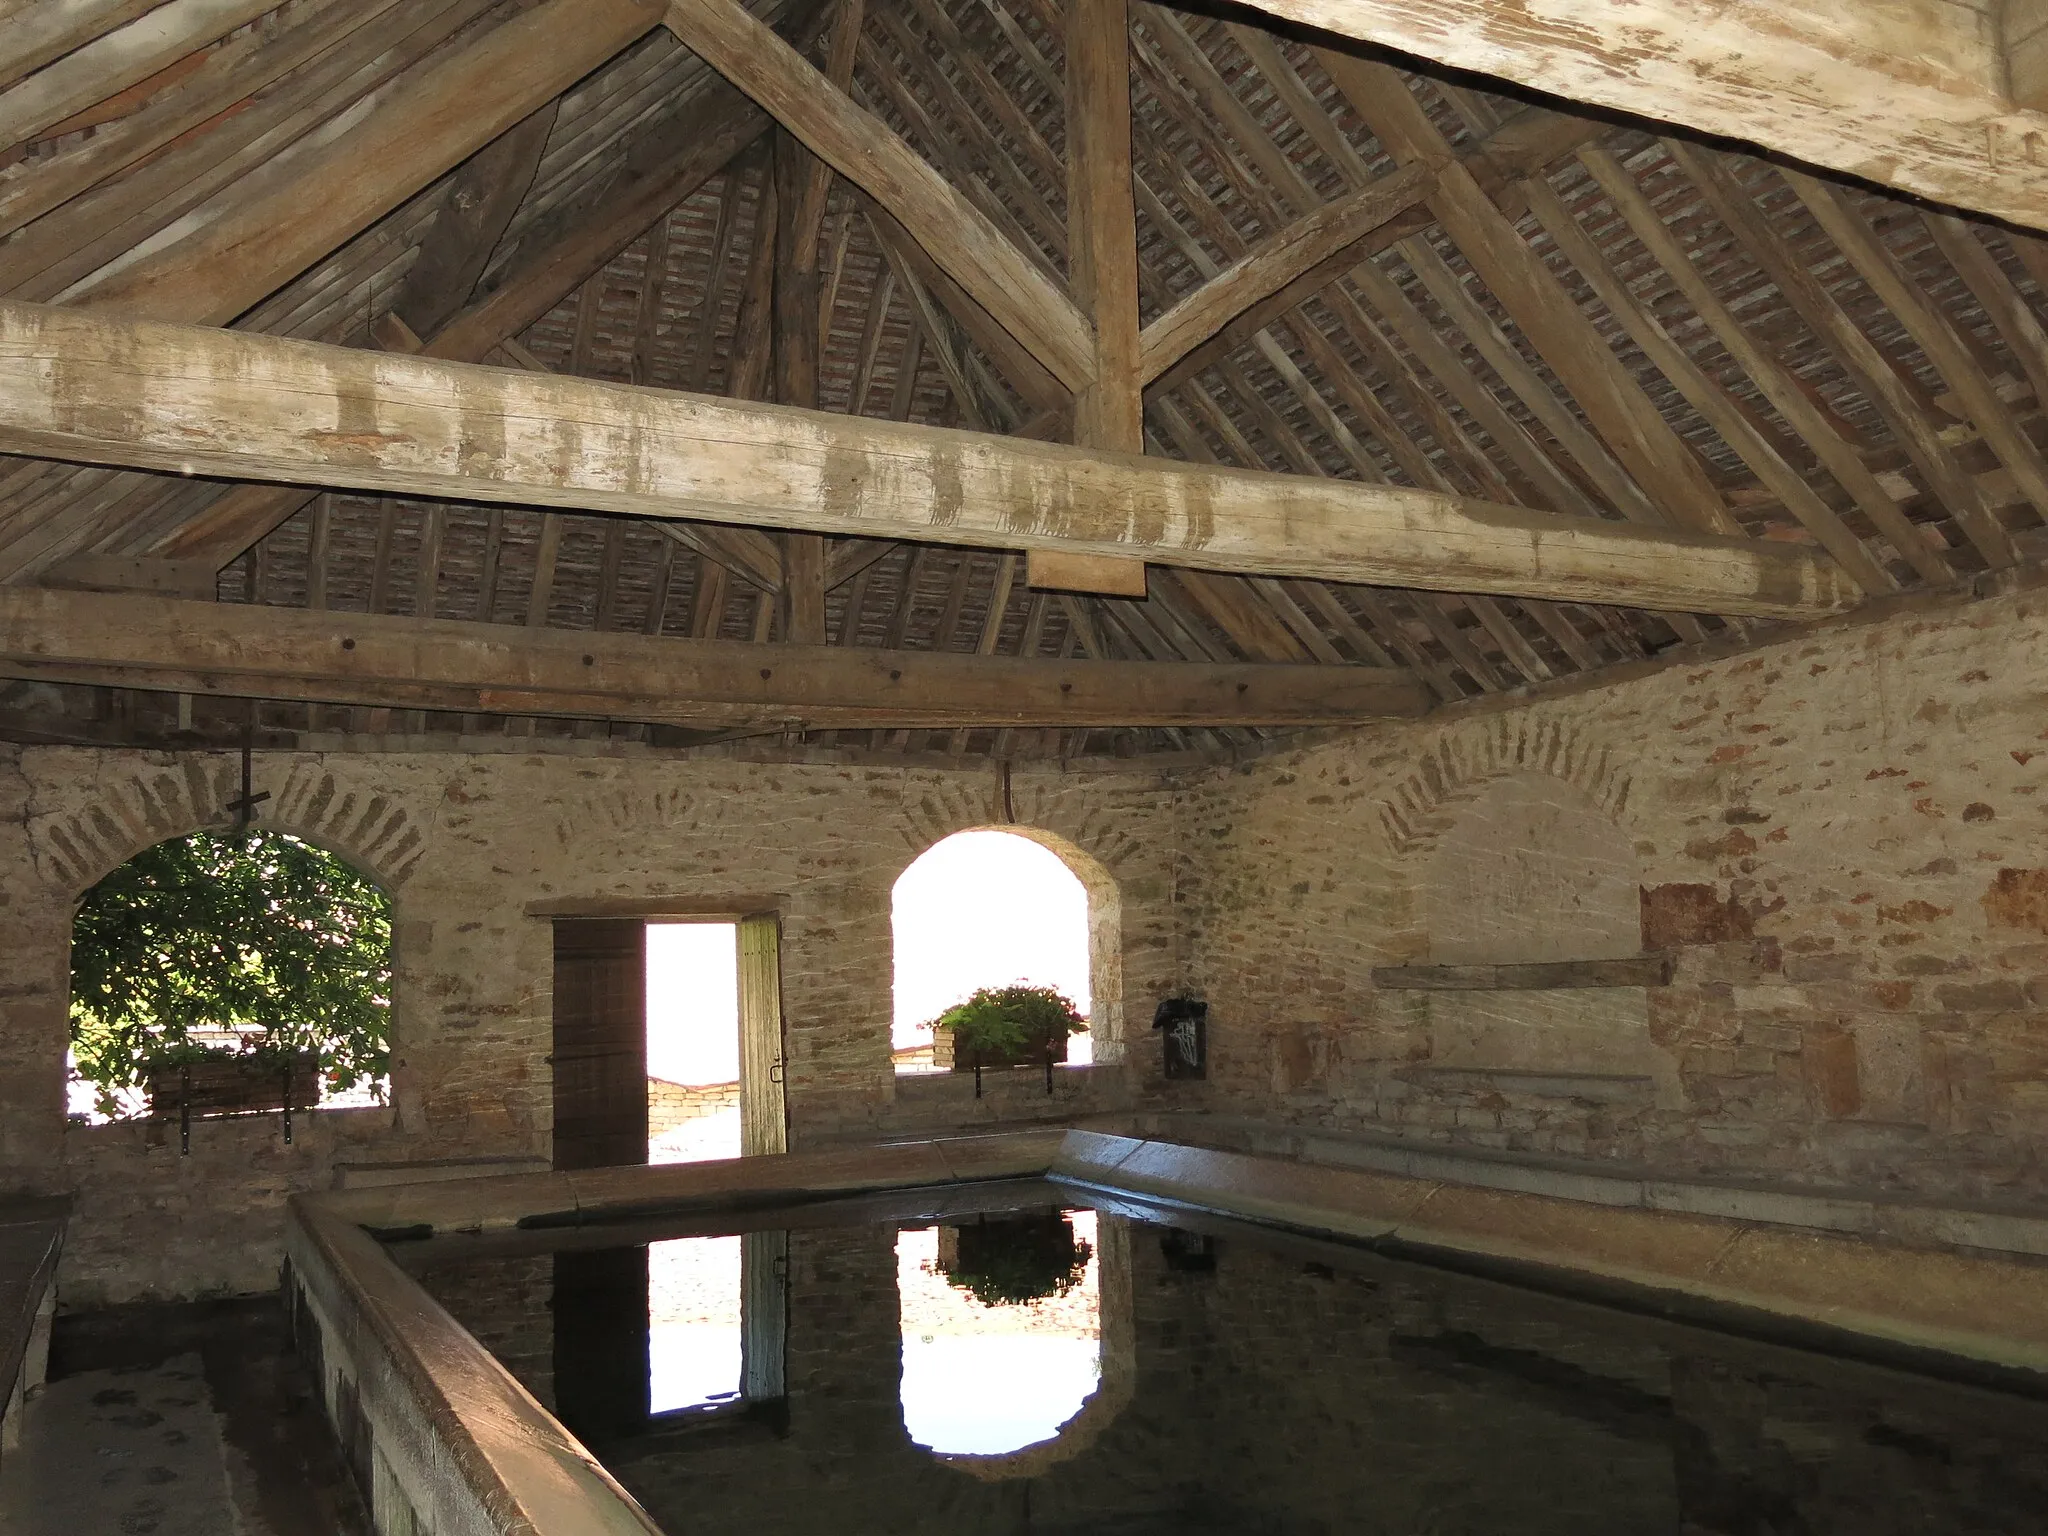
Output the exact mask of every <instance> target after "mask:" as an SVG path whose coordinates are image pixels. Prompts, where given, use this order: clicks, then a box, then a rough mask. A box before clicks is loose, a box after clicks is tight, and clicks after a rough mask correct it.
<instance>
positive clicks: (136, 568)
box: [40, 555, 319, 607]
mask: <svg viewBox="0 0 2048 1536" xmlns="http://www.w3.org/2000/svg"><path fill="white" fill-rule="evenodd" d="M219 577H220V572H219V571H218V570H216V569H215V568H214V567H213V566H211V565H209V564H208V563H207V562H206V561H204V560H150V559H147V558H138V557H136V556H134V555H73V556H72V557H71V558H70V559H68V560H60V561H58V562H57V564H55V565H53V566H51V567H50V568H49V569H48V570H47V571H45V572H43V574H42V577H41V579H40V584H41V585H43V586H45V587H50V588H53V589H56V590H59V591H73V592H146V593H150V594H152V595H154V596H157V597H182V598H188V599H190V600H192V601H194V602H212V601H213V597H214V591H215V588H216V586H217V585H218V582H219ZM313 606H315V607H318V606H319V605H318V604H314V605H313Z"/></svg>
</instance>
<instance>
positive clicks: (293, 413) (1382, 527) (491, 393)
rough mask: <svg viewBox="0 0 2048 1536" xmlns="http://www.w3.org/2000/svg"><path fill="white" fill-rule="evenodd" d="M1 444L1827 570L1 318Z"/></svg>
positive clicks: (535, 387)
mask: <svg viewBox="0 0 2048 1536" xmlns="http://www.w3.org/2000/svg"><path fill="white" fill-rule="evenodd" d="M0 451H5V452H11V453H24V454H30V455H35V456H39V457H44V458H56V459H70V460H78V461H84V462H87V463H99V464H118V465H124V466H128V467H131V468H140V469H153V470H158V471H164V472H169V473H172V474H204V475H219V476H225V477H228V478H240V479H265V480H283V481H291V482H295V483H299V484H309V485H328V486H338V487H356V488H361V489H367V490H375V491H383V492H388V493H392V494H397V495H406V496H432V497H449V498H454V499H458V500H471V501H485V502H497V503H507V504H512V505H529V506H531V505H539V506H551V507H561V508H566V509H570V510H576V511H600V512H614V513H624V514H627V515H631V516H641V517H672V518H673V517H685V518H700V519H706V520H709V521H713V522H725V523H741V524H751V525H754V526H758V527H769V528H795V529H799V530H802V531H805V532H811V533H836V534H858V535H861V536H864V537H868V538H894V539H916V540H923V541H925V542H928V543H947V544H969V545H981V546H985V547H991V548H999V549H1019V550H1032V549H1064V550H1074V551H1078V552H1082V553H1089V554H1098V555H1124V556H1136V557H1141V558H1144V559H1148V560H1152V561H1156V562H1160V563H1164V564H1169V565H1185V566H1194V567H1198V568H1202V569H1207V570H1216V571H1237V572H1244V573H1249V574H1256V575H1266V576H1299V577H1309V578H1319V579H1325V580H1334V581H1343V582H1361V583H1368V584H1371V585H1376V586H1397V587H1427V588H1431V589H1434V590H1437V591H1448V592H1499V593H1507V594H1511V595H1518V596H1528V597H1543V598H1553V599H1564V600H1570V601H1578V602H1595V603H1615V604H1625V605H1631V606H1636V607H1644V608H1652V609H1687V610H1696V611H1704V612H1714V613H1735V614H1745V615H1755V616H1760V617H1815V616H1819V615H1824V614H1831V613H1838V612H1841V611H1843V610H1845V609H1847V608H1850V607H1852V606H1854V604H1855V602H1856V601H1857V599H1858V597H1859V595H1860V594H1859V592H1858V590H1857V588H1856V587H1855V586H1854V584H1853V583H1851V582H1850V581H1849V579H1848V578H1847V577H1846V576H1844V575H1843V574H1842V572H1841V570H1840V568H1839V567H1837V566H1836V565H1835V564H1834V563H1833V562H1832V561H1830V560H1828V559H1827V558H1826V557H1825V556H1824V555H1820V554H1818V553H1816V552H1814V551H1812V550H1809V549H1805V548H1801V547H1799V546H1796V545H1791V544H1785V543H1779V542H1775V541H1763V540H1747V539H1733V538H1720V537H1714V536H1709V535H1704V534H1681V533H1675V532H1671V531H1666V530H1658V531H1655V532H1651V531H1648V530H1645V529H1641V528H1634V527H1628V526H1624V525H1621V524H1618V523H1611V522H1607V521H1603V520H1598V519H1593V518H1573V517H1561V516H1557V515H1555V514H1552V513H1542V512H1533V511H1530V510H1528V509H1526V508H1521V507H1509V506H1500V505H1496V504H1492V503H1488V502H1480V501H1469V500H1464V499H1461V498H1458V497H1454V496H1448V495H1444V494H1441V493H1438V492H1433V491H1418V490H1410V489H1407V488H1404V487H1398V486H1387V485H1366V484H1361V483H1358V482H1354V481H1344V480H1335V479H1326V478H1322V477H1312V476H1306V475H1279V474H1270V473H1264V472H1259V471H1251V470H1237V469H1225V468H1221V467H1218V466H1215V465H1207V464H1188V463H1178V462H1171V461H1166V460H1161V459H1156V458H1141V457H1138V456H1136V455H1131V454H1117V453H1104V452H1099V451H1092V450H1084V449H1078V448H1068V447H1063V446H1060V445H1057V444H1052V443H1038V442H1027V441H1022V440H1018V439H1012V438H999V437H990V436H986V435H983V434H980V433H972V432H956V431H948V430H946V429H943V428H937V427H924V426H913V425H910V424H908V423H904V422H891V421H872V420H867V419H864V418H860V417H850V416H840V415H833V414H829V413H826V412H822V411H804V410H796V409H793V408H790V407H785V406H765V405H752V404H742V403H738V402H733V401H726V400H713V399H709V398H706V397H704V396H699V395H686V394H678V393H672V392H668V391H663V390H654V389H645V388H635V387H633V386H631V385H624V384H605V383H599V382H596V381H594V380H589V379H576V378H567V377H564V376H561V375H549V374H534V373H517V372H512V371H509V370H504V369H496V368H483V367H478V366H475V365H465V364H460V363H448V362H441V361H438V360H434V359H428V358H422V357H405V356H399V355H396V354H391V353H369V352H364V351H358V350H355V349H353V348H348V347H335V346H327V345H322V344H320V343H316V342H303V341H288V340H284V339H281V338H278V337H271V336H259V335H251V334H248V333H245V332H239V331H224V330H214V329H209V328H204V327H197V326H175V325H164V324H160V323H157V322H153V321H131V320H119V319H114V318H111V317H108V316H102V315H91V314H81V313H79V312H77V311H75V310H70V309H63V308H52V307H48V306H44V305H37V304H23V303H15V302H0Z"/></svg>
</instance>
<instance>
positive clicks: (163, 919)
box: [71, 832, 391, 1115]
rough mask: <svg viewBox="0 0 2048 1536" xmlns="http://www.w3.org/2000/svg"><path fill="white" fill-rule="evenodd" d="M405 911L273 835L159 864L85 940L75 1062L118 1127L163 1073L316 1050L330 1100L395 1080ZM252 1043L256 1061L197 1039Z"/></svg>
mask: <svg viewBox="0 0 2048 1536" xmlns="http://www.w3.org/2000/svg"><path fill="white" fill-rule="evenodd" d="M390 991H391V899H390V897H388V896H386V895H385V894H384V892H383V891H381V890H379V889H378V888H377V886H376V885H375V884H374V883H372V882H371V881H370V880H368V879H366V878H365V877H364V876H362V875H361V874H358V873H357V872H356V871H355V870H354V869H352V868H351V867H350V866H349V865H348V864H346V863H344V862H343V861H342V860H341V859H339V858H337V857H335V856H334V855H333V854H331V853H328V852H327V851H326V850H325V849H321V848H315V847H313V846H312V845H311V844H309V843H304V842H301V841H299V840H298V839H297V838H295V837H287V836H284V835H282V834H277V833H270V832H250V833H243V834H236V835H232V836H216V835H214V834H212V833H206V832H198V833H194V834H193V835H192V836H190V837H184V838H178V839H176V840H174V841H172V842H167V843H159V844H157V845H156V846H155V847H153V848H148V849H145V850H144V851H143V852H141V853H139V854H137V855H136V856H135V857H134V858H132V859H130V860H129V861H128V862H127V863H126V864H123V865H122V866H121V867H120V868H119V869H117V870H115V871H114V872H113V873H112V874H110V875H108V876H107V877H106V878H105V879H104V880H102V881H100V883H99V884H98V885H96V886H94V887H93V888H92V889H91V890H90V891H87V892H86V894H85V898H84V901H83V902H82V903H81V905H80V907H79V909H78V916H77V918H76V919H75V920H74V922H73V924H72V933H71V1048H72V1052H73V1054H74V1056H75V1057H76V1059H77V1063H78V1073H79V1076H80V1077H82V1078H84V1079H85V1080H86V1081H88V1082H90V1083H92V1084H93V1085H94V1087H95V1089H96V1090H97V1098H98V1103H99V1107H100V1110H101V1112H102V1113H103V1114H108V1115H114V1114H118V1113H120V1112H121V1105H120V1100H119V1098H118V1097H117V1093H116V1090H118V1089H122V1088H132V1087H134V1086H136V1085H137V1084H139V1083H140V1082H142V1081H143V1079H144V1077H145V1076H146V1075H147V1074H148V1072H149V1071H150V1070H151V1068H152V1067H153V1066H155V1067H162V1066H178V1065H191V1064H193V1063H195V1062H199V1061H214V1060H219V1059H221V1058H222V1057H224V1056H225V1057H239V1056H260V1057H265V1058H268V1059H271V1060H279V1061H281V1060H282V1059H284V1058H286V1057H288V1056H289V1054H290V1053H292V1052H295V1051H312V1052H314V1053H316V1054H317V1056H318V1057H319V1060H320V1065H321V1070H322V1073H323V1075H324V1076H325V1078H326V1080H327V1082H328V1083H329V1085H330V1086H332V1087H334V1088H337V1089H345V1088H352V1087H354V1086H355V1085H356V1084H358V1083H360V1082H362V1081H363V1080H365V1079H366V1078H374V1077H380V1076H382V1075H383V1074H384V1073H385V1072H386V1071H387V1070H388V1068H389V1066H390V1059H391V1056H390V1046H389V1029H388V1025H389V1015H390ZM201 1029H233V1030H237V1031H240V1032H242V1033H243V1036H244V1039H243V1045H242V1047H241V1049H239V1050H237V1049H221V1048H218V1047H214V1046H210V1045H208V1044H206V1043H205V1042H203V1041H195V1040H193V1039H192V1038H191V1036H192V1032H193V1031H195V1030H201Z"/></svg>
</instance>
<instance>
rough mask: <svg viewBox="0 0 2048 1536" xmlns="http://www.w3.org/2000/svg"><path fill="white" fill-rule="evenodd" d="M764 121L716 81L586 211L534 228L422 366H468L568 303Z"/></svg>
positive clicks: (763, 128)
mask: <svg viewBox="0 0 2048 1536" xmlns="http://www.w3.org/2000/svg"><path fill="white" fill-rule="evenodd" d="M769 127H770V119H769V117H768V114H767V113H765V112H763V111H761V110H760V109H759V108H757V107H755V106H754V105H753V103H752V102H750V101H748V100H747V99H746V98H745V97H744V96H742V95H741V94H740V93H739V92H738V91H736V90H734V89H733V88H732V87H731V86H729V85H727V84H725V83H724V82H723V81H720V80H707V81H706V82H705V83H704V85H703V86H702V87H701V89H700V92H699V94H698V96H697V98H696V99H695V100H694V101H693V102H692V103H691V104H690V105H689V106H688V107H687V108H685V109H684V110H683V111H682V112H680V113H678V114H677V115H676V116H675V117H674V118H673V119H672V120H671V121H670V122H668V123H666V124H664V125H663V126H662V127H661V128H659V129H657V130H656V131H655V132H653V133H652V134H650V135H648V137H647V138H646V139H645V140H644V141H643V142H640V143H636V144H635V145H634V146H633V147H632V148H631V149H630V150H628V151H627V154H626V163H625V166H624V167H623V168H622V169H621V170H620V172H619V174H618V175H617V176H616V177H614V178H613V180H612V182H611V184H610V186H609V187H608V188H607V189H606V190H605V192H604V194H603V197H602V198H601V200H600V201H599V202H598V203H597V204H596V205H595V206H594V207H593V206H589V205H585V204H582V203H578V204H575V205H571V206H568V207H564V208H562V209H560V210H558V211H557V212H556V213H555V214H553V215H550V216H549V217H547V218H545V219H543V220H542V221H540V223H539V224H538V225H537V226H536V228H535V229H534V230H533V231H532V232H531V233H529V234H528V235H526V236H525V237H524V238H523V239H522V240H521V242H520V245H519V248H518V251H517V253H516V254H514V255H513V257H512V260H511V262H510V264H509V266H508V267H507V268H506V269H505V271H503V272H502V273H500V274H498V275H496V276H495V277H494V278H493V279H492V281H491V284H490V286H489V287H488V288H487V289H486V290H485V291H484V292H483V293H482V294H480V295H478V296H477V298H476V300H475V301H474V302H473V303H472V304H470V306H469V307H468V308H467V309H465V310H463V311H462V313H461V314H459V315H457V316H455V318H454V319H452V320H450V321H449V322H448V326H447V329H445V330H444V331H442V332H441V334H439V335H438V336H435V337H434V338H433V339H432V341H431V342H430V343H429V344H428V347H427V354H428V355H429V356H430V357H445V358H450V359H453V360H454V361H457V362H475V361H478V360H479V359H481V358H482V357H484V356H485V355H486V354H487V353H489V351H490V350H491V348H492V347H494V346H496V345H497V344H498V343H499V342H500V341H501V340H503V339H504V338H505V337H507V336H517V335H518V334H519V333H520V332H521V331H523V330H525V329H526V328H527V327H528V326H530V325H532V324H533V323H534V321H536V320H538V319H540V317H541V316H542V315H545V314H546V313H547V312H548V311H549V310H551V309H553V308H554V307H555V306H556V305H557V304H559V303H561V302H562V299H563V298H564V297H565V296H566V295H568V294H571V293H574V292H575V291H576V290H577V289H578V288H579V287H581V286H582V285H583V283H584V282H585V281H586V280H587V279H588V278H589V277H590V276H591V274H593V273H595V272H599V271H602V270H603V268H604V266H605V264H606V263H607V262H609V261H610V260H611V259H612V258H613V257H614V256H616V255H618V254H619V252H620V251H623V250H624V249H625V248H626V247H627V246H629V245H631V244H632V243H633V242H634V241H635V240H637V239H639V238H640V236H641V235H642V234H644V233H646V231H647V226H648V225H650V224H652V223H653V222H654V221H655V220H656V219H658V218H660V217H661V216H662V215H663V214H665V213H667V212H668V211H669V210H670V209H671V208H673V207H675V206H676V204H677V203H680V202H681V201H682V200H683V199H684V198H686V197H688V196H690V195H691V194H692V193H694V192H695V191H696V190H697V189H698V188H699V187H701V186H703V185H704V183H705V182H707V181H709V180H710V179H711V178H712V177H713V176H716V175H718V174H719V173H720V172H721V171H724V170H725V169H726V168H727V167H728V166H730V165H731V164H732V162H733V161H734V159H735V158H736V157H737V156H738V155H739V154H740V153H741V152H742V151H744V150H746V149H748V148H750V147H752V146H753V145H754V144H755V143H756V142H757V141H758V140H759V139H760V138H761V136H762V135H763V134H765V133H766V132H767V131H768V129H769Z"/></svg>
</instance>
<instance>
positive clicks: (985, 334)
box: [855, 198, 1073, 415]
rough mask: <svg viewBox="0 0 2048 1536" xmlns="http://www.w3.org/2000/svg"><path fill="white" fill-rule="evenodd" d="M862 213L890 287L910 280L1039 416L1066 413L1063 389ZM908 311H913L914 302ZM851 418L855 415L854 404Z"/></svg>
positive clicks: (885, 216) (872, 212) (901, 233)
mask: <svg viewBox="0 0 2048 1536" xmlns="http://www.w3.org/2000/svg"><path fill="white" fill-rule="evenodd" d="M864 211H865V213H866V217H867V222H868V228H869V229H870V230H872V231H873V232H874V236H875V243H876V244H877V245H878V246H880V247H881V249H882V254H883V256H884V257H885V258H886V259H887V260H888V263H889V266H890V268H891V274H890V281H891V283H892V284H893V283H895V276H894V274H895V273H897V272H901V273H902V274H903V277H904V279H905V286H906V292H907V291H908V290H907V284H908V282H909V281H912V280H914V281H915V282H916V283H917V285H918V286H919V287H921V288H923V289H924V291H925V293H926V294H928V295H929V296H930V298H931V299H932V300H933V301H934V302H936V303H937V304H938V306H939V307H940V308H941V309H943V310H944V311H945V312H946V313H947V314H948V315H950V316H952V317H953V322H954V324H956V325H958V326H959V327H960V330H961V332H962V333H963V334H964V335H965V336H966V337H967V339H968V340H969V341H971V342H973V343H974V345H975V346H976V347H978V348H980V349H981V351H982V352H984V353H985V354H987V356H988V359H989V361H990V362H992V363H994V364H995V367H996V372H997V373H999V374H1001V375H1002V377H1003V379H1004V380H1005V381H1006V382H1008V383H1009V384H1010V385H1011V386H1012V387H1013V388H1015V389H1016V391H1017V393H1018V394H1020V395H1022V396H1023V397H1024V399H1025V401H1026V402H1028V403H1029V404H1030V405H1032V406H1034V407H1036V408H1037V409H1038V410H1040V411H1057V412H1064V411H1067V410H1070V409H1071V408H1072V406H1073V396H1072V394H1071V393H1070V392H1069V391H1068V389H1067V386H1066V385H1064V384H1062V383H1061V382H1060V381H1059V380H1058V379H1057V378H1055V377H1054V376H1053V375H1052V373H1051V372H1050V370H1048V369H1047V368H1046V366H1045V365H1044V364H1043V363H1041V362H1039V360H1038V359H1037V358H1035V357H1033V356H1032V355H1031V353H1030V352H1029V351H1027V350H1026V349H1025V348H1024V347H1023V346H1022V345H1021V344H1020V343H1019V342H1018V341H1017V339H1016V337H1014V336H1012V335H1011V334H1010V333H1009V332H1008V331H1006V330H1004V329H1003V327H1002V326H1001V325H999V324H998V323H997V322H996V319H995V317H994V316H993V315H991V314H990V313H989V312H988V311H987V310H986V309H984V308H982V307H981V305H979V304H977V303H976V302H975V300H974V297H973V295H972V294H970V293H968V291H967V290H966V289H965V288H962V287H961V286H960V285H959V284H958V283H956V282H954V281H953V279H952V278H950V277H948V276H947V275H946V274H945V272H944V271H943V270H941V269H940V267H939V264H938V263H937V262H935V261H933V260H932V258H931V256H930V254H929V253H928V252H927V251H926V250H925V249H924V247H923V246H921V245H919V244H918V243H917V242H916V241H915V240H913V239H911V238H910V234H909V231H907V230H905V229H904V227H903V226H902V225H901V224H899V223H897V222H896V220H895V219H893V218H891V217H890V216H889V213H888V211H887V210H886V209H884V208H883V207H882V206H881V205H880V204H879V203H876V202H875V201H874V200H873V199H871V198H870V199H868V200H867V207H866V209H865V210H864ZM912 305H913V307H914V308H916V307H919V306H918V303H917V301H916V300H915V299H914V298H913V300H912ZM855 414H856V415H857V414H859V411H858V405H857V404H856V407H855Z"/></svg>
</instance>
